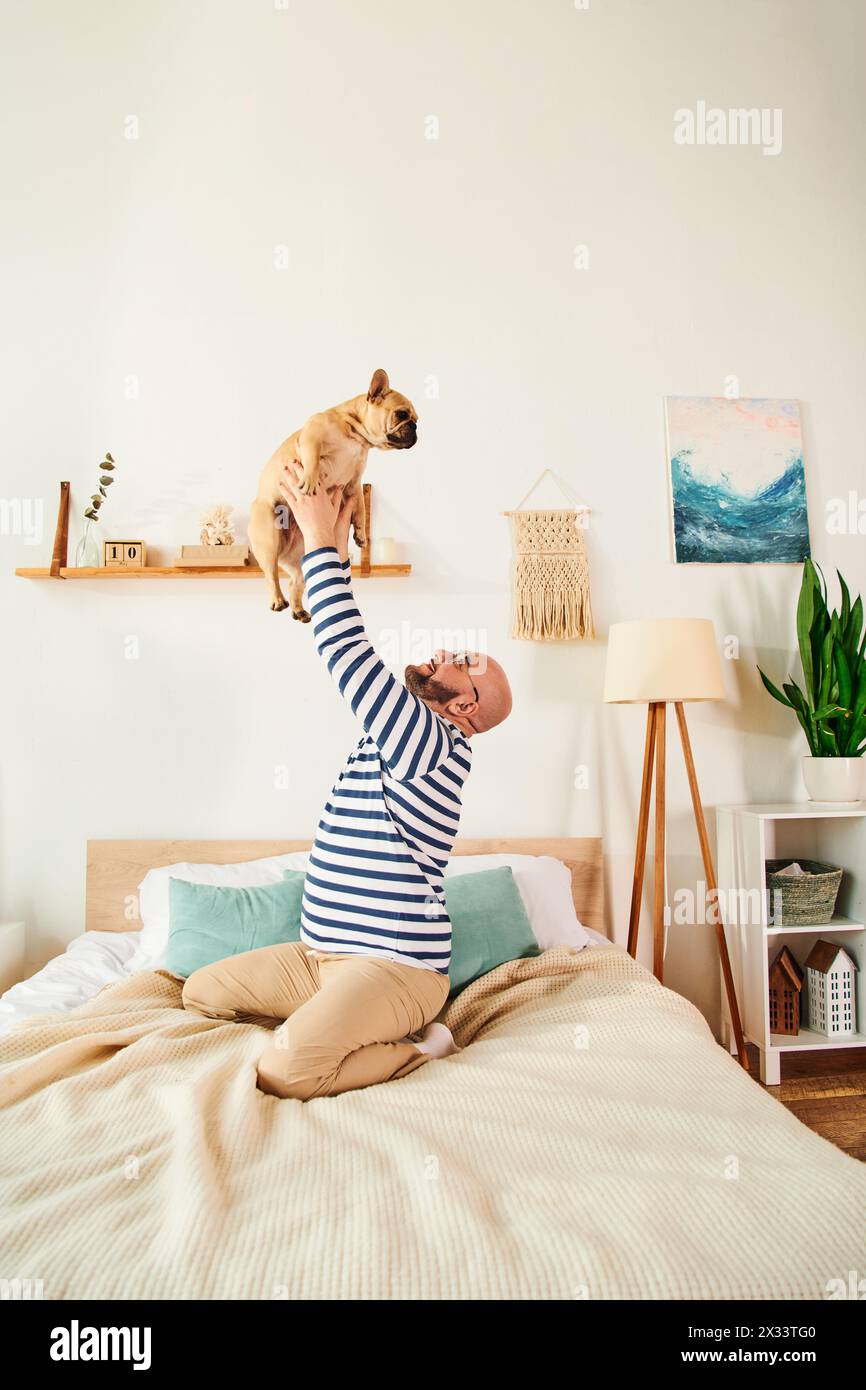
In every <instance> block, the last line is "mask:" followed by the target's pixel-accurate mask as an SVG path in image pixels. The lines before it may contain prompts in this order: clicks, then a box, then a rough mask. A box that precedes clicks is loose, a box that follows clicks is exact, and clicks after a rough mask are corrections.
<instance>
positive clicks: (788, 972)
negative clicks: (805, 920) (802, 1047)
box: [770, 946, 803, 1035]
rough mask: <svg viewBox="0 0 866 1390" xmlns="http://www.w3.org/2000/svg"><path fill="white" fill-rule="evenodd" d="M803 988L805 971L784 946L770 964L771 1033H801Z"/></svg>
mask: <svg viewBox="0 0 866 1390" xmlns="http://www.w3.org/2000/svg"><path fill="white" fill-rule="evenodd" d="M802 988H803V972H802V970H801V969H800V967H799V965H798V964H797V962H796V961H795V959H794V957H793V956H792V955H791V952H790V951H789V950H788V948H787V946H783V947H782V949H781V951H780V952H779V954H778V955H777V956H776V959H775V960H774V961H773V964H772V965H771V966H770V1032H771V1033H789V1034H792V1035H796V1034H797V1033H799V1031H800V990H801V989H802Z"/></svg>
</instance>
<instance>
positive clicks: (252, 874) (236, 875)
mask: <svg viewBox="0 0 866 1390" xmlns="http://www.w3.org/2000/svg"><path fill="white" fill-rule="evenodd" d="M309 861H310V856H309V853H308V852H307V851H306V850H304V851H298V852H295V853H293V854H276V855H273V856H272V857H271V858H269V859H249V860H247V862H246V863H245V864H166V865H165V866H164V867H163V868H161V869H151V870H150V871H149V872H148V873H146V874H145V876H144V878H143V879H142V881H141V883H140V884H139V885H138V910H139V915H140V917H141V931H140V932H139V934H138V947H137V949H136V952H135V955H134V956H133V958H132V960H131V961H130V962H129V966H128V969H129V970H130V971H132V970H164V969H165V955H166V950H167V948H168V893H169V887H168V884H169V879H172V878H182V879H184V880H185V881H186V882H187V883H209V884H214V885H215V886H216V887H218V888H261V887H262V886H263V885H264V884H267V883H279V882H281V880H282V877H283V873H284V871H285V870H286V869H299V870H300V871H301V873H306V871H307V865H308V864H309Z"/></svg>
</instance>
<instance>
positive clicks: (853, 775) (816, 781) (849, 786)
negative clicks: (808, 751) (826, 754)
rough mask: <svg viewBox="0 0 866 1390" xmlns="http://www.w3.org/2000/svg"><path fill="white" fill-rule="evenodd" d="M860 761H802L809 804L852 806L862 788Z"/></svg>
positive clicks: (861, 762)
mask: <svg viewBox="0 0 866 1390" xmlns="http://www.w3.org/2000/svg"><path fill="white" fill-rule="evenodd" d="M863 766H864V760H863V759H862V758H812V757H809V756H807V757H805V758H804V759H803V781H804V782H805V783H806V791H807V792H808V793H809V800H810V801H818V802H821V803H822V804H823V803H832V804H833V805H837V806H838V805H847V806H852V805H856V804H857V802H858V801H859V800H860V794H861V789H862V786H863Z"/></svg>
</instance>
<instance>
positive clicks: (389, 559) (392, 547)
mask: <svg viewBox="0 0 866 1390" xmlns="http://www.w3.org/2000/svg"><path fill="white" fill-rule="evenodd" d="M396 563H397V546H396V544H395V542H394V541H393V540H392V538H391V537H390V536H382V537H381V538H380V539H379V540H377V541H374V542H373V564H374V565H396Z"/></svg>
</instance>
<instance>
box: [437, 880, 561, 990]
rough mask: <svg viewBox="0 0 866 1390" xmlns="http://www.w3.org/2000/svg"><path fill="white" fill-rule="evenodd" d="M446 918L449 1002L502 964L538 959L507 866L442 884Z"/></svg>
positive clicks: (517, 893) (524, 914) (530, 930)
mask: <svg viewBox="0 0 866 1390" xmlns="http://www.w3.org/2000/svg"><path fill="white" fill-rule="evenodd" d="M445 906H446V908H447V909H448V916H449V917H450V918H451V927H452V936H451V966H450V969H449V971H448V977H449V979H450V981H451V997H452V998H453V997H454V995H455V994H459V993H460V991H461V990H462V989H465V988H466V986H467V985H471V984H472V981H473V980H477V979H478V977H479V976H480V975H486V974H487V972H488V971H489V970H495V969H496V967H497V965H502V964H504V962H505V961H507V960H517V959H519V957H521V956H537V955H539V954H540V951H539V947H538V942H537V941H536V939H535V937H534V935H533V932H532V927H531V926H530V924H529V918H528V916H527V914H526V908H525V907H524V906H523V899H522V898H521V896H520V893H519V892H518V889H517V885H516V883H515V882H514V875H513V873H512V872H511V869H510V868H508V867H507V866H506V867H504V868H501V869H482V871H481V873H478V874H455V875H454V877H453V878H446V879H445Z"/></svg>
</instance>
